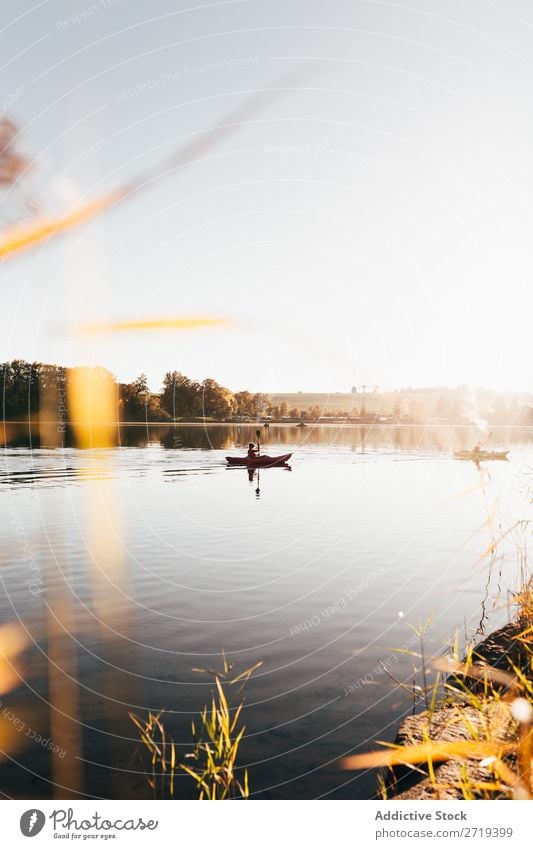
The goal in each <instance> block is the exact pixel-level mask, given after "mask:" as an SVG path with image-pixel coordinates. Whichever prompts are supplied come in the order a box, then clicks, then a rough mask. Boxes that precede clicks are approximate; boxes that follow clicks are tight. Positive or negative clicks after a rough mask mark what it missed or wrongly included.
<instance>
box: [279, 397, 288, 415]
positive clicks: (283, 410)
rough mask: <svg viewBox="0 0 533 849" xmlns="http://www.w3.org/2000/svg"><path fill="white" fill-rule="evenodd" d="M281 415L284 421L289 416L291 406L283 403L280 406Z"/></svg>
mask: <svg viewBox="0 0 533 849" xmlns="http://www.w3.org/2000/svg"><path fill="white" fill-rule="evenodd" d="M279 414H280V416H281V418H282V419H285V418H286V417H287V416H288V415H289V405H288V404H287V402H286V401H282V402H281V404H280V405H279Z"/></svg>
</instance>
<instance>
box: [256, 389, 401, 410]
mask: <svg viewBox="0 0 533 849" xmlns="http://www.w3.org/2000/svg"><path fill="white" fill-rule="evenodd" d="M268 397H269V398H270V399H271V401H272V404H274V405H276V406H279V405H280V404H283V402H285V403H286V404H288V406H289V409H291V408H292V407H298V408H299V409H300V410H309V409H310V408H311V407H321V408H322V409H323V410H328V411H330V412H332V413H344V412H353V411H354V410H357V411H359V410H360V408H361V404H362V403H363V396H362V394H361V393H358V394H357V395H353V394H352V393H351V392H269V393H268ZM385 398H386V396H385V395H383V394H380V395H377V394H376V395H373V394H372V393H370V392H369V393H367V394H366V395H365V396H364V401H365V408H366V410H367V411H368V412H369V413H370V412H375V411H377V410H378V409H379V408H380V407H381V406H383V404H384V401H385Z"/></svg>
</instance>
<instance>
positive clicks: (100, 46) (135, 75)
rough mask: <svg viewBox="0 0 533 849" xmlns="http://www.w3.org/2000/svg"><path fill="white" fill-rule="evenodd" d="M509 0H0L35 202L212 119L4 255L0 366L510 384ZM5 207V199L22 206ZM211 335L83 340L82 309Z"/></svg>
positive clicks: (265, 385) (523, 293)
mask: <svg viewBox="0 0 533 849" xmlns="http://www.w3.org/2000/svg"><path fill="white" fill-rule="evenodd" d="M532 47H533V6H532V5H531V3H530V2H528V1H527V0H502V2H488V0H468V2H465V0H447V2H446V3H442V0H410V2H409V4H408V5H403V4H402V3H400V2H397V3H394V2H373V0H372V1H371V2H369V1H368V0H328V2H323V0H322V2H319V0H268V2H267V0H232V1H230V2H220V3H201V2H195V0H187V2H186V3H183V2H179V1H178V2H176V0H152V2H150V3H147V2H141V0H96V2H94V3H91V2H86V1H85V0H81V2H80V0H75V2H72V0H57V1H56V2H54V1H53V0H50V2H47V0H44V2H40V3H35V4H32V3H30V2H26V0H23V1H22V2H20V3H17V4H12V5H11V6H10V7H5V11H4V13H3V15H2V23H1V24H0V57H1V59H0V66H1V68H2V73H1V77H0V79H1V81H2V86H3V91H2V100H1V101H0V106H1V105H3V108H4V111H6V112H7V113H8V114H9V116H10V117H11V118H13V119H15V120H16V121H18V122H19V123H20V125H21V126H23V128H24V132H23V139H22V142H23V146H24V149H25V150H26V151H27V152H29V153H30V154H31V155H32V156H34V157H38V165H37V166H36V168H35V169H34V172H33V175H32V177H31V179H28V180H27V182H26V185H25V191H26V192H28V193H30V194H31V193H34V194H37V195H40V196H41V200H42V206H43V210H45V211H58V210H62V209H64V208H65V205H66V204H67V203H68V202H69V201H72V200H73V199H75V198H85V199H88V198H91V197H94V196H96V195H97V194H98V193H101V192H103V191H106V190H108V189H110V188H113V187H114V186H115V185H119V184H120V183H121V182H123V181H124V180H127V179H129V178H131V177H132V176H134V175H136V174H137V173H139V172H143V171H144V170H146V169H147V168H150V167H151V166H153V165H155V164H156V163H157V162H158V160H159V159H161V158H162V157H164V156H165V155H167V154H168V153H170V152H171V151H172V150H174V149H177V148H178V147H179V145H180V144H183V143H184V141H186V140H190V138H191V137H192V135H194V134H195V133H199V132H200V131H201V130H205V129H206V128H209V127H211V126H215V125H217V124H219V123H224V120H225V117H226V116H227V113H228V112H230V111H231V110H233V109H235V108H236V107H237V106H238V105H239V104H241V103H243V102H244V101H245V99H246V98H247V97H249V93H250V92H254V91H256V90H260V89H262V88H265V87H269V86H272V85H273V84H277V83H276V80H279V76H280V74H282V73H283V72H286V71H289V70H290V69H296V68H300V67H301V68H302V69H303V70H302V71H301V73H300V74H299V75H297V76H295V77H294V78H293V79H292V80H290V81H289V82H287V83H283V85H285V86H287V87H288V88H289V90H288V91H285V92H281V93H280V94H279V96H278V97H277V98H275V99H273V100H272V101H271V102H270V103H267V104H265V105H264V107H263V108H262V109H261V110H259V111H257V112H256V113H255V114H254V115H253V116H252V117H251V119H250V121H249V122H247V123H245V124H243V126H242V127H240V128H238V129H237V130H236V131H235V132H234V133H233V134H232V135H230V136H228V137H226V138H224V139H222V140H221V141H220V144H218V145H217V146H216V148H215V147H214V148H212V149H211V150H210V151H209V153H208V154H207V155H206V156H205V157H202V158H201V160H200V161H197V162H195V163H193V164H192V165H190V166H189V167H187V168H186V169H180V170H179V171H177V172H175V173H173V174H170V175H169V176H168V179H166V180H165V181H163V182H161V183H159V184H158V185H157V186H155V187H154V188H153V189H151V190H149V191H146V192H144V193H143V194H141V195H139V196H138V197H136V198H134V199H132V200H131V202H128V203H127V204H126V205H122V206H120V208H118V209H116V210H114V211H112V212H111V213H109V214H107V215H106V216H104V217H102V218H101V219H100V220H98V221H96V222H94V223H92V224H91V225H88V226H85V227H84V228H82V229H79V230H77V231H75V232H71V233H70V234H67V235H65V236H63V237H61V238H60V239H57V240H56V241H55V242H54V243H53V244H52V243H50V244H47V245H43V246H40V247H39V248H38V249H36V250H33V251H32V252H29V253H27V254H25V255H24V256H19V257H18V258H15V259H11V260H10V261H9V262H8V263H7V262H6V263H5V264H4V265H3V267H2V269H1V277H2V283H1V285H2V299H1V302H0V303H1V308H0V338H1V340H2V343H1V346H0V360H3V359H5V358H11V357H15V356H19V357H24V358H26V359H39V360H45V361H55V362H61V363H65V364H75V363H79V362H98V363H99V364H101V365H105V366H107V367H108V368H110V369H111V370H112V371H113V372H114V373H115V374H116V375H117V376H118V377H119V378H120V379H123V380H126V379H131V378H133V377H134V376H135V375H137V374H138V373H140V372H141V371H144V372H146V373H147V374H148V376H149V379H150V384H151V386H152V388H153V389H157V388H158V387H159V385H160V382H161V379H162V376H163V373H164V371H165V370H166V369H170V368H177V369H179V370H181V371H183V372H185V373H186V374H189V375H190V376H193V377H197V378H204V377H207V376H213V377H215V378H216V379H218V380H220V381H221V382H222V383H224V384H226V385H228V386H230V387H231V388H233V389H235V390H237V389H239V388H244V387H247V388H251V389H257V390H264V391H268V390H271V391H275V390H278V391H282V390H310V389H317V390H329V391H335V390H348V389H349V388H350V387H351V385H352V384H354V383H355V384H362V383H366V384H378V385H380V386H382V387H394V386H407V385H412V386H414V385H428V384H457V383H473V384H477V385H485V386H488V387H494V388H509V389H521V388H530V383H531V381H530V378H531V373H532V368H531V359H532V358H531V338H532V315H533V309H532V301H533V298H532V296H531V277H532V275H531V272H532V269H531V265H532V262H531V247H530V246H531V233H532V223H533V222H532V199H533V191H532V190H533V179H532V177H533V165H532V147H533V112H532V107H533V91H532V89H531V79H532V70H533V58H532V57H533V50H532ZM17 198H18V196H17V195H14V194H12V195H11V196H10V198H9V203H10V207H8V211H10V210H12V207H13V204H14V203H15V202H18V203H21V201H20V198H19V199H18V200H17ZM181 315H209V316H219V317H225V318H228V319H230V320H231V322H232V324H231V325H229V326H228V327H226V328H223V329H216V330H215V329H207V330H202V331H194V332H193V331H189V332H185V333H183V332H181V333H177V332H165V333H153V332H152V333H146V332H144V333H139V332H135V333H128V334H119V335H106V336H103V337H98V338H96V339H92V340H91V341H87V340H81V339H79V338H78V336H77V335H76V334H75V333H72V332H71V331H69V330H68V327H69V326H70V325H71V324H72V323H73V322H77V321H79V320H87V321H97V322H100V321H119V320H127V319H138V318H154V317H166V316H171V317H174V316H176V317H178V316H181Z"/></svg>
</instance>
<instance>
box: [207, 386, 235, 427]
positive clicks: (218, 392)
mask: <svg viewBox="0 0 533 849" xmlns="http://www.w3.org/2000/svg"><path fill="white" fill-rule="evenodd" d="M201 387H202V390H201V391H202V415H203V416H207V417H208V418H213V419H220V420H223V419H228V418H230V417H231V416H232V415H233V410H234V398H233V394H232V393H231V392H230V390H229V389H226V388H225V387H224V386H221V385H220V384H219V383H217V382H216V380H213V379H212V378H207V380H204V381H203V382H202V384H201Z"/></svg>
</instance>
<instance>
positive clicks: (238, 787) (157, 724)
mask: <svg viewBox="0 0 533 849" xmlns="http://www.w3.org/2000/svg"><path fill="white" fill-rule="evenodd" d="M222 660H223V667H222V670H221V671H218V672H214V671H212V670H207V669H196V670H194V671H195V672H201V673H207V674H209V675H211V676H212V677H213V678H214V684H215V689H214V692H213V693H212V696H211V703H210V705H206V706H205V707H204V708H203V710H202V711H201V714H200V723H199V725H198V727H197V725H196V723H195V722H194V720H193V721H192V750H191V751H190V752H188V753H187V754H186V755H185V756H184V757H183V758H182V759H180V760H178V758H177V756H176V744H175V742H174V740H173V739H172V737H170V736H169V734H168V732H167V730H166V727H165V724H164V722H163V719H162V715H163V714H162V712H160V713H158V714H153V713H149V714H148V717H146V718H142V717H140V716H137V715H136V714H134V713H130V719H131V720H132V722H133V723H134V725H135V727H136V729H137V732H138V734H139V739H140V742H141V744H142V746H143V747H144V752H145V756H148V759H149V765H147V764H146V763H145V762H143V768H144V769H145V770H146V779H147V782H148V785H149V787H150V788H151V790H152V792H153V795H154V798H159V799H173V798H174V797H175V791H176V776H177V775H179V774H180V773H181V774H184V775H186V776H188V777H189V778H191V779H192V780H193V782H194V784H195V788H196V793H197V796H198V798H199V799H202V800H209V801H218V800H223V799H234V798H242V799H247V798H248V795H249V785H248V771H247V770H246V769H244V770H240V769H239V768H238V764H237V756H238V753H239V746H240V743H241V740H242V738H243V735H244V732H245V726H244V725H240V724H239V722H240V718H241V712H242V709H243V706H244V703H243V701H242V698H241V695H242V691H243V688H244V686H245V684H246V682H247V681H248V680H249V678H250V676H251V675H252V674H253V673H254V672H255V670H256V669H258V668H259V667H260V666H261V663H256V664H255V666H252V667H250V668H249V669H246V670H245V671H244V672H241V673H240V674H238V675H237V674H232V669H233V667H232V664H231V663H229V662H228V660H227V659H226V657H225V656H224V655H222ZM230 692H231V697H230V696H229V695H228V693H230ZM141 760H142V757H141Z"/></svg>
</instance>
